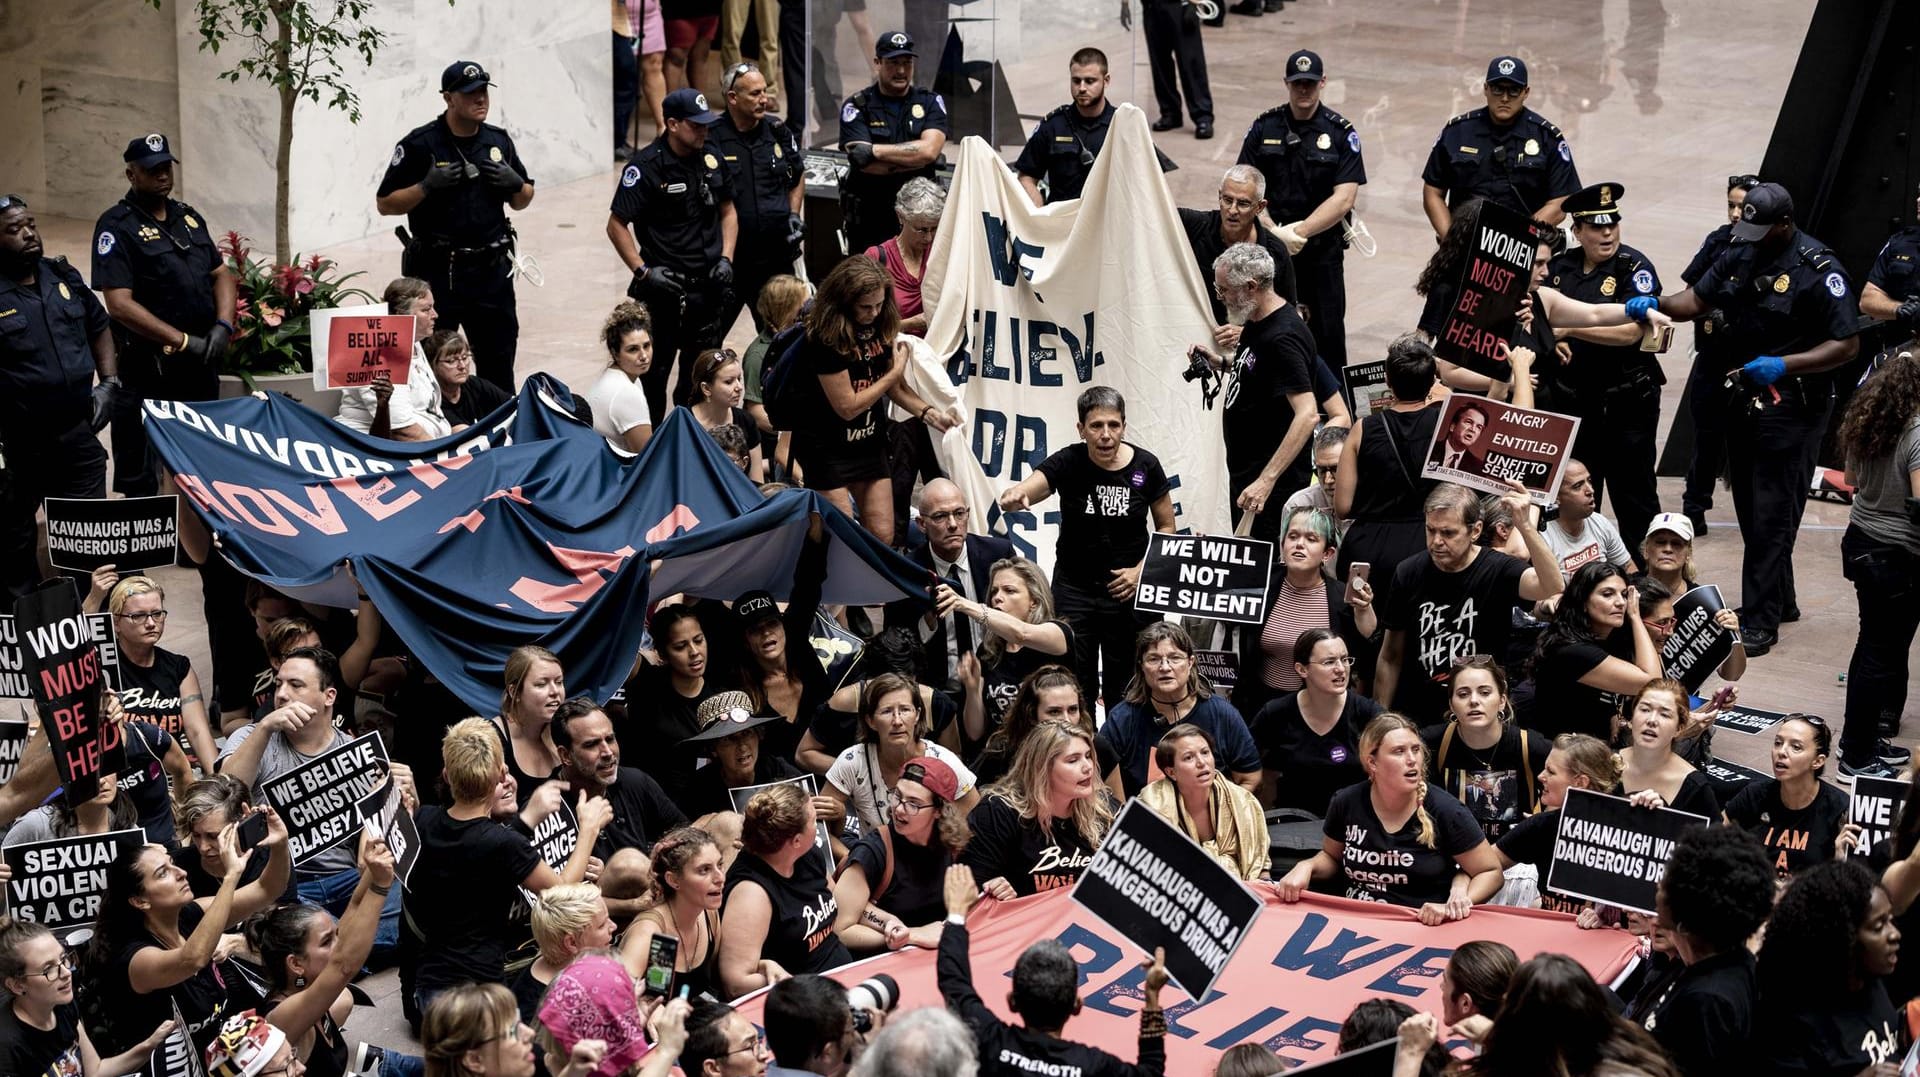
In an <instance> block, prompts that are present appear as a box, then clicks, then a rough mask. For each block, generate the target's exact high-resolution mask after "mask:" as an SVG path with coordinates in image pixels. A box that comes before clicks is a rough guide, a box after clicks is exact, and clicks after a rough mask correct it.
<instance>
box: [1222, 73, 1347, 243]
mask: <svg viewBox="0 0 1920 1077" xmlns="http://www.w3.org/2000/svg"><path fill="white" fill-rule="evenodd" d="M1239 163H1240V164H1243V165H1252V166H1253V167H1255V168H1257V169H1259V170H1260V174H1261V175H1262V176H1265V177H1266V178H1267V202H1268V203H1269V205H1270V207H1271V214H1272V217H1273V219H1274V220H1275V221H1276V222H1279V223H1283V224H1284V223H1286V222H1289V221H1301V220H1305V219H1306V218H1307V216H1308V215H1309V214H1311V213H1312V212H1313V211H1314V210H1316V209H1318V208H1320V203H1322V202H1325V201H1326V200H1327V199H1329V198H1332V197H1333V189H1334V188H1335V187H1337V186H1339V185H1340V184H1342V183H1359V184H1365V183H1366V182H1367V166H1366V162H1365V160H1363V159H1362V158H1361V156H1360V132H1358V131H1356V130H1354V129H1353V123H1352V122H1351V121H1349V120H1348V119H1347V118H1346V117H1345V116H1342V115H1340V114H1339V113H1338V112H1335V111H1333V110H1332V109H1330V108H1328V107H1326V106H1325V105H1321V106H1320V107H1319V108H1316V109H1314V111H1313V115H1311V116H1309V117H1307V118H1306V119H1304V120H1296V119H1294V118H1293V109H1292V108H1291V107H1290V106H1287V105H1281V106H1280V107H1279V108H1271V109H1268V110H1267V111H1265V112H1263V113H1261V114H1260V118H1259V119H1257V120H1255V121H1253V126H1252V127H1249V128H1247V137H1246V140H1245V141H1244V142H1242V143H1241V144H1240V161H1239ZM1346 245H1347V244H1346V240H1345V239H1344V238H1342V236H1341V234H1340V229H1338V228H1329V229H1327V230H1326V231H1324V232H1321V233H1320V234H1318V235H1316V236H1314V237H1312V238H1311V239H1309V240H1307V245H1306V246H1305V247H1303V248H1301V250H1300V254H1299V255H1298V257H1302V258H1313V257H1318V256H1321V255H1325V254H1327V253H1330V252H1334V251H1338V250H1340V249H1342V248H1344V247H1345V246H1346Z"/></svg>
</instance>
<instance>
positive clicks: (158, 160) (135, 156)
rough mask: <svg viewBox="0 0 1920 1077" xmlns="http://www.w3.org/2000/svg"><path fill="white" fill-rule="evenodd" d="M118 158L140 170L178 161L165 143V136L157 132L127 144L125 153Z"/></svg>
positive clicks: (171, 148)
mask: <svg viewBox="0 0 1920 1077" xmlns="http://www.w3.org/2000/svg"><path fill="white" fill-rule="evenodd" d="M120 158H121V160H124V161H126V162H127V163H128V164H133V165H139V166H140V167H141V168H152V167H153V166H154V165H160V164H166V163H167V162H168V161H177V160H179V158H178V157H175V156H174V155H173V147H172V146H171V145H169V144H168V143H167V136H165V135H163V134H161V133H159V132H158V131H155V132H154V133H153V134H150V135H141V136H140V137H139V138H136V139H134V140H133V141H131V142H129V143H127V152H125V153H123V154H121V155H120Z"/></svg>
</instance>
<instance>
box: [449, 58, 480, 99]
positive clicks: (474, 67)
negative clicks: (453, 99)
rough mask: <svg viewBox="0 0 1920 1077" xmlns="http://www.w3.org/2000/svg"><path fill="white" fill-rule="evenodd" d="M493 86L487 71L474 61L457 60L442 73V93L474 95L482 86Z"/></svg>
mask: <svg viewBox="0 0 1920 1077" xmlns="http://www.w3.org/2000/svg"><path fill="white" fill-rule="evenodd" d="M491 85H493V78H492V76H490V75H488V74H487V69H486V68H484V67H481V66H480V65H479V64H476V63H474V62H473V61H472V60H455V61H454V62H452V63H450V64H448V65H447V69H446V70H445V71H442V72H440V92H441V93H472V92H473V91H475V90H477V89H479V88H480V87H482V86H491Z"/></svg>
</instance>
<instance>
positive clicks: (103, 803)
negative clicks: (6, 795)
mask: <svg viewBox="0 0 1920 1077" xmlns="http://www.w3.org/2000/svg"><path fill="white" fill-rule="evenodd" d="M139 829H140V817H139V815H138V813H136V812H135V811H134V807H133V801H131V800H129V799H128V798H126V797H124V796H121V795H120V782H119V780H118V778H117V776H116V775H115V774H114V773H113V772H112V771H105V772H103V773H102V774H101V775H100V785H99V789H98V791H96V792H95V793H94V795H93V796H91V797H89V798H87V799H86V800H83V801H81V802H80V803H78V804H74V803H72V802H71V801H69V800H68V799H67V797H66V796H64V795H63V796H61V797H59V798H57V799H55V800H54V801H53V802H51V803H48V804H42V805H41V806H39V807H38V808H35V809H33V810H32V811H30V812H28V813H27V814H25V815H23V816H21V817H20V818H19V819H18V820H17V821H15V822H14V824H13V826H12V827H10V828H8V830H7V838H6V844H8V845H20V844H23V843H25V842H29V841H50V840H52V839H54V838H77V837H82V836H90V835H96V834H107V833H111V832H113V831H116V830H139ZM142 841H143V842H145V841H151V842H153V844H155V845H161V846H162V847H164V846H165V844H166V843H165V842H164V841H163V840H161V839H158V838H156V837H155V836H154V835H152V834H147V835H146V836H145V838H143V839H142Z"/></svg>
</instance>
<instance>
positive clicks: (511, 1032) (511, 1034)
mask: <svg viewBox="0 0 1920 1077" xmlns="http://www.w3.org/2000/svg"><path fill="white" fill-rule="evenodd" d="M532 1035H533V1030H532V1029H530V1028H528V1027H527V1026H526V1025H524V1024H521V1023H520V1022H519V1021H515V1022H514V1023H513V1024H512V1025H511V1026H510V1027H509V1028H508V1029H507V1030H506V1031H505V1032H502V1033H501V1034H500V1035H498V1036H496V1037H494V1038H495V1039H497V1040H506V1041H507V1042H509V1043H526V1042H527V1040H528V1038H529V1037H531V1036H532Z"/></svg>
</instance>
